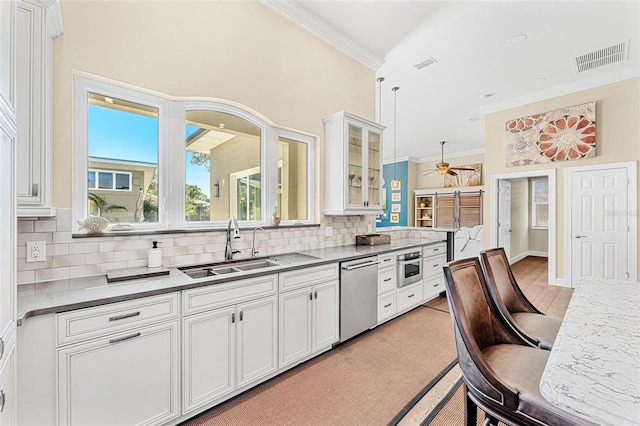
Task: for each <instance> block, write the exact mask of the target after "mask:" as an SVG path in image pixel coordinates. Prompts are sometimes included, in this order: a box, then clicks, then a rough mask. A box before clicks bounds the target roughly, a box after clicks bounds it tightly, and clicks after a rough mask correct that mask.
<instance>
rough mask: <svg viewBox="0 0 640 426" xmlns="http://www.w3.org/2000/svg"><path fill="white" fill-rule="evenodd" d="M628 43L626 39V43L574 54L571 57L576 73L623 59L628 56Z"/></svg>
mask: <svg viewBox="0 0 640 426" xmlns="http://www.w3.org/2000/svg"><path fill="white" fill-rule="evenodd" d="M628 45H629V42H628V41H627V42H626V43H619V44H614V45H613V46H609V47H605V48H604V49H600V50H596V51H595V52H591V53H586V54H584V55H580V56H576V57H575V58H573V65H574V67H575V70H576V73H578V74H579V73H581V72H584V71H589V70H591V69H594V68H599V67H602V66H605V65H609V64H615V63H616V62H621V61H624V60H625V59H627V57H628Z"/></svg>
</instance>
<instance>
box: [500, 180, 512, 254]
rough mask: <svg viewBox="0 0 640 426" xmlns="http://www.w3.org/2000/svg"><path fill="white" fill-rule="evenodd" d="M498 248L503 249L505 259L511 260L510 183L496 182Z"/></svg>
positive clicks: (505, 181)
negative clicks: (497, 193) (505, 255)
mask: <svg viewBox="0 0 640 426" xmlns="http://www.w3.org/2000/svg"><path fill="white" fill-rule="evenodd" d="M498 191H499V194H500V195H499V198H498V199H499V201H498V247H503V248H504V251H505V253H506V254H507V259H511V182H510V181H508V180H505V179H500V180H499V181H498Z"/></svg>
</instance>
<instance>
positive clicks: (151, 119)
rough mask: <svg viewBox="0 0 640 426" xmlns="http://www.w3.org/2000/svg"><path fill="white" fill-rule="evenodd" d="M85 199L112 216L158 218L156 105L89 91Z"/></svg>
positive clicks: (133, 219) (114, 219) (112, 219)
mask: <svg viewBox="0 0 640 426" xmlns="http://www.w3.org/2000/svg"><path fill="white" fill-rule="evenodd" d="M88 102H89V108H88V117H87V145H88V153H89V156H88V167H87V168H88V176H87V203H88V211H89V214H91V215H93V216H102V217H105V218H106V219H108V220H109V221H110V222H157V221H158V199H157V194H158V183H157V176H158V110H157V109H156V108H152V107H148V106H146V105H141V104H137V103H133V102H128V101H125V100H122V99H116V98H112V97H108V96H102V95H98V94H95V93H89V95H88Z"/></svg>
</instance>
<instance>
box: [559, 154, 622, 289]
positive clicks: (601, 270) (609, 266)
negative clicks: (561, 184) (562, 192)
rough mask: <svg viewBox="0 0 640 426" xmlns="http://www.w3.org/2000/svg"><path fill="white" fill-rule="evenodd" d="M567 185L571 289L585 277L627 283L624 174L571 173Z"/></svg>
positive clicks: (608, 171)
mask: <svg viewBox="0 0 640 426" xmlns="http://www.w3.org/2000/svg"><path fill="white" fill-rule="evenodd" d="M570 185H571V199H570V202H571V217H570V219H571V224H570V227H571V243H570V244H571V252H570V256H571V259H570V261H571V287H575V286H576V284H577V283H578V281H579V280H580V278H581V277H585V276H586V277H605V278H615V279H619V280H629V279H630V270H629V269H630V265H629V238H630V232H629V220H630V217H629V216H630V206H629V199H628V194H629V192H628V185H629V176H628V170H627V169H626V168H624V167H621V168H610V169H602V170H584V171H576V172H572V173H571V181H570Z"/></svg>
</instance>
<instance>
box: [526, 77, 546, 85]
mask: <svg viewBox="0 0 640 426" xmlns="http://www.w3.org/2000/svg"><path fill="white" fill-rule="evenodd" d="M546 80H547V79H546V78H544V77H538V78H534V79H533V80H531V81H530V82H529V84H540V83H544V82H545V81H546Z"/></svg>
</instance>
